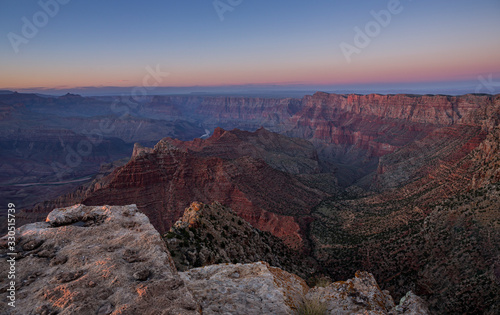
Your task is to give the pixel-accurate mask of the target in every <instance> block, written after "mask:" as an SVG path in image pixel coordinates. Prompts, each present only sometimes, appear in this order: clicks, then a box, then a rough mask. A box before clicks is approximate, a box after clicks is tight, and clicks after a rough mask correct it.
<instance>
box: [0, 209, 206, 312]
mask: <svg viewBox="0 0 500 315" xmlns="http://www.w3.org/2000/svg"><path fill="white" fill-rule="evenodd" d="M17 232H18V235H17V241H18V246H16V252H17V253H18V254H17V258H16V291H17V292H16V308H15V309H14V308H11V307H9V306H8V305H6V304H5V303H6V299H1V301H0V309H1V310H2V312H4V313H6V314H23V315H24V314H116V315H117V314H141V313H142V314H199V305H198V304H197V303H196V302H195V301H194V299H193V296H192V295H191V293H190V291H188V290H187V288H186V286H185V285H184V282H183V281H182V280H181V279H180V277H179V275H178V273H177V271H176V269H175V267H174V264H173V261H172V259H171V257H170V254H169V253H168V251H167V249H166V246H165V243H164V242H163V240H162V239H161V237H160V235H159V233H158V232H157V231H156V230H155V229H154V228H153V226H152V225H151V224H150V223H149V220H148V218H147V217H146V216H145V215H144V214H142V213H141V212H139V211H138V210H137V207H136V206H135V205H131V206H100V207H87V206H83V205H76V206H72V207H68V208H61V209H56V210H54V211H52V212H51V213H50V214H49V216H48V217H47V221H46V222H39V223H35V224H29V225H25V226H22V227H20V228H19V229H18V230H17ZM0 244H1V245H2V246H1V247H2V248H1V250H0V254H1V255H2V256H4V255H6V253H7V252H9V251H8V249H7V248H6V243H5V237H4V238H3V240H2V241H1V242H0ZM7 269H8V265H7V263H6V259H3V258H2V259H1V261H0V270H1V271H0V273H1V275H0V292H1V294H2V296H6V292H7V289H8V285H9V284H8V283H7V274H6V272H7Z"/></svg>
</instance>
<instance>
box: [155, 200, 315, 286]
mask: <svg viewBox="0 0 500 315" xmlns="http://www.w3.org/2000/svg"><path fill="white" fill-rule="evenodd" d="M163 238H164V239H165V241H166V243H167V246H168V249H169V251H170V254H171V256H172V259H173V260H174V262H175V266H176V267H177V270H179V271H186V270H188V269H191V268H193V267H201V266H207V265H212V264H219V263H251V262H255V261H265V262H267V263H269V264H270V265H271V266H273V267H278V268H280V269H283V270H285V271H288V272H290V273H293V274H296V275H299V276H301V277H302V278H304V279H309V278H310V277H312V276H313V275H315V274H316V273H318V272H319V269H320V268H319V266H318V265H317V263H316V262H315V260H314V259H313V258H312V257H307V256H306V255H304V254H303V253H299V252H298V251H294V250H291V249H290V248H288V247H287V246H286V245H285V244H284V243H283V241H282V240H281V239H279V238H277V237H276V236H274V235H272V234H271V233H269V232H262V231H260V230H258V229H256V228H254V227H253V226H252V225H250V224H249V223H248V222H246V221H245V220H244V219H242V218H241V217H239V216H238V215H237V214H236V213H234V212H233V211H232V210H231V209H229V208H227V207H224V206H222V205H221V204H220V203H217V202H216V203H213V204H211V205H205V204H201V203H198V202H194V203H192V204H191V205H190V207H189V208H187V209H186V210H185V211H184V214H183V216H182V218H181V219H180V220H179V221H177V222H176V223H175V224H174V225H173V226H172V227H171V228H170V231H169V232H168V233H165V234H164V235H163Z"/></svg>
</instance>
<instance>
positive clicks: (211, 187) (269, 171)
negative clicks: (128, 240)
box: [39, 129, 335, 248]
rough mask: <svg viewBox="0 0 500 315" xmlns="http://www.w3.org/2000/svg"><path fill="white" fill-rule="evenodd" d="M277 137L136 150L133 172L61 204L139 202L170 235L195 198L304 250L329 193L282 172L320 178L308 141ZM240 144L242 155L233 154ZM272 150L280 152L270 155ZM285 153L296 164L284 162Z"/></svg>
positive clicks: (116, 174) (227, 135)
mask: <svg viewBox="0 0 500 315" xmlns="http://www.w3.org/2000/svg"><path fill="white" fill-rule="evenodd" d="M270 134H272V133H270V132H268V131H265V130H259V131H258V132H256V133H254V134H252V133H248V132H240V131H238V130H235V131H231V132H228V131H224V130H222V129H219V131H218V132H217V133H215V134H214V135H212V137H211V138H209V139H207V140H201V139H198V140H195V141H192V142H189V143H187V144H184V143H183V142H180V141H174V140H172V139H170V138H167V139H164V140H162V141H160V142H159V143H158V144H157V145H156V146H155V147H154V149H145V148H141V147H140V146H136V147H135V150H134V152H135V154H134V156H133V157H132V159H131V160H130V161H129V162H128V163H127V164H126V165H125V166H123V167H120V168H117V169H116V170H115V171H113V172H112V173H111V174H110V175H108V176H106V177H104V178H102V179H100V180H98V181H95V182H94V183H92V185H90V186H88V187H85V188H83V189H81V190H80V191H78V192H76V193H74V194H71V195H68V196H66V197H62V198H60V200H59V201H56V202H57V203H58V204H57V205H58V206H66V205H69V204H72V203H83V204H86V205H99V204H112V205H126V204H131V203H134V204H137V206H138V208H139V209H140V210H141V211H143V212H144V213H145V214H146V215H147V216H148V217H149V219H150V220H151V222H152V224H153V225H154V226H155V227H156V228H157V229H158V230H159V231H160V232H161V233H165V232H167V231H168V230H169V229H170V227H171V226H172V224H173V223H175V222H176V221H177V220H178V219H179V218H180V217H181V216H182V214H183V213H184V210H185V208H187V207H188V206H189V204H190V203H191V201H192V200H198V201H200V202H203V203H212V202H214V201H219V202H220V203H221V204H223V205H225V206H228V207H230V208H231V209H232V210H233V211H235V212H236V213H237V214H238V215H239V216H240V217H242V218H243V219H245V220H246V221H248V222H249V223H251V224H252V225H253V226H255V227H256V228H258V229H260V230H262V231H268V232H270V233H272V234H273V235H275V236H277V237H280V238H282V239H283V240H284V241H285V242H286V243H287V244H288V245H289V246H292V247H295V248H301V247H303V245H304V244H305V243H304V241H305V238H304V233H305V230H306V229H307V225H308V224H309V222H310V218H309V217H308V213H309V212H310V210H311V209H312V208H313V207H314V205H316V204H318V202H319V201H321V200H322V199H323V198H325V197H326V196H328V194H327V193H325V192H324V191H322V190H320V189H316V188H311V187H308V186H307V185H306V184H304V183H303V182H302V179H299V178H298V177H296V176H294V174H290V173H286V172H283V171H282V170H278V169H276V168H283V169H290V171H293V170H299V171H300V170H308V171H310V172H312V173H314V172H315V171H317V168H318V167H319V166H318V162H317V159H315V158H316V156H315V155H314V152H315V151H314V148H312V146H311V145H310V144H309V143H307V142H306V141H304V140H295V139H289V138H286V137H284V136H281V135H274V134H273V135H272V136H271V135H270ZM260 139H263V140H260ZM273 139H274V141H273ZM266 141H267V142H266ZM205 142H207V143H208V144H206V145H205ZM231 144H232V146H231ZM273 144H275V145H274V146H273ZM235 146H236V148H242V150H232V149H231V148H235ZM266 147H267V148H270V147H273V148H274V149H275V150H276V151H275V152H272V151H271V152H268V153H266V154H267V155H264V153H265V152H266V151H265V148H266ZM302 147H305V150H304V152H302V151H301V148H302ZM243 149H246V150H243ZM297 152H298V153H297ZM261 154H263V158H264V159H269V160H270V161H275V167H276V168H273V167H271V166H270V165H269V164H268V163H266V162H265V160H263V159H262V158H260V157H261ZM280 154H281V155H282V156H283V160H284V161H288V162H289V163H285V164H283V165H282V164H279V159H278V157H279V156H280ZM252 155H255V157H253V156H252ZM269 163H272V162H269ZM311 175H314V174H311ZM333 185H335V182H333ZM49 205H50V203H49ZM49 208H50V207H49ZM39 210H40V211H43V209H39Z"/></svg>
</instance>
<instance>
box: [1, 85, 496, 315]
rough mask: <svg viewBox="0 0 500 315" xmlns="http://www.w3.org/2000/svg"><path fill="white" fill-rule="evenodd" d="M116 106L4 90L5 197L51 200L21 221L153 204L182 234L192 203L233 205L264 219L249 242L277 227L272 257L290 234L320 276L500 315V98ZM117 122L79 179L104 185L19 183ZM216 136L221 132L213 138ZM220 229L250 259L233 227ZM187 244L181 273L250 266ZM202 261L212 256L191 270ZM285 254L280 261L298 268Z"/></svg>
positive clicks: (167, 99) (448, 309)
mask: <svg viewBox="0 0 500 315" xmlns="http://www.w3.org/2000/svg"><path fill="white" fill-rule="evenodd" d="M113 100H114V99H113V98H107V97H99V98H84V97H79V96H76V95H66V96H63V97H59V98H52V97H41V96H37V95H27V94H15V95H14V94H7V95H0V104H1V106H0V109H1V117H2V122H5V123H3V124H2V139H0V140H1V141H2V148H4V147H5V148H6V149H8V150H6V151H2V152H5V153H4V157H5V159H3V160H2V166H1V168H2V169H3V170H5V171H6V172H4V173H3V174H4V177H2V178H1V180H2V182H1V183H0V184H2V191H3V192H2V196H1V197H2V200H5V201H7V198H12V197H11V196H13V195H15V194H18V195H19V196H21V197H19V200H23V201H24V200H25V198H24V197H22V196H26V191H27V189H28V188H29V189H31V190H32V191H38V194H37V193H36V192H35V193H34V194H32V195H31V197H30V198H31V199H29V200H27V202H25V204H24V205H23V206H22V208H25V209H24V211H22V212H21V213H19V220H20V222H26V223H27V222H33V221H36V220H40V219H42V220H43V219H44V218H45V216H46V215H47V214H48V213H50V211H52V210H53V209H54V208H57V207H63V206H70V205H73V204H76V203H83V204H85V205H87V206H91V205H94V206H100V205H105V204H107V205H120V206H125V205H128V204H137V207H138V208H139V210H140V211H142V212H143V213H145V214H146V215H147V216H148V218H149V220H150V221H151V223H152V224H153V226H154V227H155V228H156V229H157V230H158V231H160V233H162V234H164V235H169V234H168V233H174V232H175V226H174V224H176V222H177V221H178V220H179V219H180V218H182V217H183V215H185V212H184V209H185V208H188V207H189V206H190V205H191V203H192V202H194V201H198V202H202V203H205V204H212V203H213V202H219V203H220V207H227V208H230V209H232V211H234V214H231V213H232V212H228V211H225V210H224V211H223V210H220V211H219V212H222V213H225V214H224V215H223V217H225V218H229V219H228V220H229V221H230V218H234V219H235V221H236V222H237V220H236V217H235V216H238V217H239V218H241V219H242V220H243V222H248V223H249V224H250V226H251V227H250V226H249V227H247V228H248V229H247V230H245V231H247V232H246V234H245V235H250V234H252V233H254V232H251V229H252V228H253V229H258V230H259V231H263V232H264V233H269V235H268V236H266V237H263V238H261V239H260V240H259V241H256V242H258V244H261V245H259V246H261V247H262V248H265V246H264V245H262V244H263V243H271V244H274V245H275V247H276V248H283V247H282V245H278V243H279V241H278V240H280V241H282V242H283V244H285V245H283V246H288V247H290V250H294V251H298V252H300V255H305V256H308V257H310V259H312V261H311V264H312V265H314V266H317V270H315V271H313V272H312V273H315V272H316V273H323V274H325V275H327V276H328V277H330V278H332V279H335V280H347V279H349V278H350V277H352V275H353V274H355V273H356V271H357V270H367V271H369V272H370V273H372V274H373V276H374V277H375V278H376V279H377V280H378V281H379V284H380V286H381V288H382V289H387V290H389V291H390V293H391V294H392V295H393V296H394V297H395V298H397V299H399V298H402V297H404V296H405V295H406V293H407V292H408V291H413V292H415V293H416V294H417V295H419V296H421V297H422V298H424V300H426V301H427V303H429V306H430V311H431V312H433V313H477V312H479V313H485V314H495V313H498V305H500V301H499V300H498V296H500V294H499V293H500V289H499V288H500V277H499V275H500V273H499V269H498V268H499V266H498V264H497V263H496V261H498V260H499V259H500V249H499V246H498V244H500V225H499V219H500V214H499V213H498V209H499V208H500V207H499V205H498V200H500V197H499V195H498V191H499V188H498V185H499V184H498V183H499V182H500V95H486V94H469V95H462V96H446V95H408V94H406V95H378V94H371V95H355V94H350V95H338V94H328V93H323V92H318V93H315V94H314V95H309V96H305V97H303V98H302V99H296V98H248V97H223V96H220V97H216V96H193V95H188V96H152V97H147V98H145V99H143V100H142V101H141V102H136V103H133V104H134V106H132V105H130V102H131V100H128V101H127V100H123V99H120V100H119V101H118V102H117V103H116V104H118V105H119V106H121V108H124V107H126V108H127V112H126V113H125V111H124V110H122V111H120V112H118V113H117V112H115V111H113V108H116V107H117V106H116V104H115V106H114V107H113V106H112V101H113ZM118 114H120V115H118ZM39 116H40V117H45V118H44V119H41V120H39V122H37V123H34V121H35V118H34V117H39ZM109 126H114V128H113V129H112V130H113V131H112V132H109V133H107V134H106V135H103V137H102V139H101V137H99V140H101V142H99V144H97V143H96V144H95V145H93V150H92V154H89V155H88V156H82V157H81V158H82V162H81V163H80V164H79V165H78V166H75V167H70V168H69V171H70V172H69V173H67V175H66V177H63V179H68V178H69V179H71V178H85V177H86V176H93V178H92V179H91V180H90V181H88V182H85V183H84V184H83V185H80V186H79V187H77V188H75V187H76V186H77V185H78V184H75V183H72V184H71V185H61V186H64V187H58V188H57V189H52V190H51V189H47V187H45V188H43V190H42V189H38V188H36V187H33V186H30V187H28V188H27V187H19V188H12V184H14V183H16V184H23V183H30V182H34V181H36V180H37V179H45V180H46V181H49V180H54V179H56V178H57V175H56V174H55V173H54V172H53V170H51V168H50V167H48V166H47V163H48V162H47V161H52V160H56V161H59V163H60V164H64V163H66V162H67V161H65V160H64V159H65V155H67V154H68V152H67V146H66V144H68V143H69V144H70V147H71V146H73V147H74V148H76V147H77V146H78V144H79V143H80V142H81V141H82V140H85V139H84V137H85V134H84V133H82V132H81V130H82V128H85V130H99V128H100V127H109ZM56 127H57V128H56ZM235 128H237V129H235ZM101 129H102V128H101ZM104 129H106V130H108V129H111V128H104ZM205 129H208V130H209V131H210V133H211V135H210V137H208V138H207V139H199V138H197V137H201V136H202V135H203V134H205ZM79 130H80V131H79ZM23 134H25V135H33V136H34V137H35V138H34V139H35V140H36V136H37V135H39V136H40V139H38V140H36V141H35V140H34V141H29V139H30V136H26V137H25V138H22V135H23ZM95 134H97V133H94V135H95ZM44 135H46V136H44ZM48 135H52V136H48ZM16 137H17V138H16ZM23 139H25V140H23ZM94 140H95V139H94ZM23 141H24V142H23ZM87 141H90V140H88V139H87ZM135 142H140V143H141V144H139V143H135ZM44 143H45V144H44ZM134 143H135V144H134ZM63 144H64V145H63ZM40 146H41V147H40ZM37 153H39V154H37ZM61 156H62V157H61ZM58 158H59V160H57V159H58ZM120 158H122V159H123V160H122V161H121V162H115V163H112V162H113V161H114V160H118V159H120ZM22 159H24V160H22ZM19 161H22V162H19ZM16 163H22V165H23V167H24V168H20V167H18V166H16V165H19V164H16ZM103 163H107V164H103ZM38 165H39V166H38ZM101 165H107V166H102V167H101ZM99 169H100V171H99ZM4 187H9V188H8V190H7V189H4ZM23 193H24V195H23ZM35 203H37V204H36V205H34V204H35ZM221 209H222V208H221ZM212 215H213V216H215V214H212ZM208 216H209V215H208ZM220 220H224V219H222V218H221V219H220ZM203 222H204V224H205V225H209V223H208V222H206V221H203ZM227 226H228V229H230V228H235V229H236V228H237V224H235V225H233V224H230V223H228V224H227ZM172 229H174V230H172ZM187 229H188V230H187V233H188V234H189V228H187ZM176 233H177V234H176V235H177V237H180V236H179V235H183V234H182V233H181V232H179V231H177V232H176ZM200 233H204V234H203V235H207V233H208V232H206V231H205V232H200ZM209 233H210V234H211V235H212V236H214V235H215V234H217V235H218V240H219V241H220V242H219V243H221V242H224V243H227V244H226V245H225V246H227V247H228V249H229V248H230V249H232V250H233V251H237V248H238V247H237V246H236V244H235V245H232V244H229V243H230V241H231V239H230V238H222V231H220V230H218V232H216V230H210V232H209ZM225 233H227V232H225ZM242 233H243V232H242ZM184 234H185V233H184ZM170 236H172V235H171V234H170ZM184 236H185V235H184ZM171 239H176V237H172V238H171ZM177 239H178V240H179V241H176V242H180V243H182V244H185V245H187V247H186V248H184V249H182V248H178V247H176V249H174V251H175V252H176V254H177V255H178V256H177V258H179V259H180V258H181V257H184V258H182V260H179V261H177V264H178V267H181V265H182V266H184V267H183V268H188V269H189V268H193V267H195V266H194V263H196V262H197V261H198V262H197V263H196V265H198V264H202V265H203V264H211V263H213V262H215V261H216V260H217V259H225V260H227V259H229V260H232V259H240V260H241V261H242V262H250V261H249V260H248V259H249V258H247V257H244V255H241V254H234V255H233V256H228V255H227V254H226V255H224V254H221V253H219V252H218V251H213V252H207V249H205V250H203V251H202V249H201V248H200V249H197V248H196V246H195V242H194V235H193V236H190V237H188V238H182V239H181V238H177ZM167 242H168V239H167ZM189 246H195V248H194V249H193V250H189V251H187V249H188V248H189ZM204 246H205V248H209V245H207V244H205V245H204ZM188 252H189V253H192V252H194V253H198V254H195V256H196V255H198V256H199V255H200V254H199V253H201V252H203V253H204V254H203V255H205V258H206V259H205V260H203V259H200V260H197V259H194V260H193V261H191V262H190V260H189V259H187V257H189V255H188ZM280 252H281V253H282V255H283V258H275V259H274V261H273V260H272V259H268V260H269V263H272V264H279V266H280V267H283V268H285V269H287V268H288V270H289V271H291V272H298V271H297V270H298V269H299V268H297V266H290V265H289V264H288V266H289V267H286V266H287V264H285V263H284V262H286V261H287V260H286V257H287V255H289V254H286V251H285V250H280ZM216 253H217V254H216ZM280 255H281V254H280ZM254 256H259V257H266V255H265V252H259V253H255V255H254ZM207 257H208V258H207ZM210 257H211V258H210ZM177 258H176V259H177ZM176 259H174V260H176ZM185 266H188V267H185ZM302 269H303V268H302ZM190 270H192V269H190Z"/></svg>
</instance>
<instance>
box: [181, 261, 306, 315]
mask: <svg viewBox="0 0 500 315" xmlns="http://www.w3.org/2000/svg"><path fill="white" fill-rule="evenodd" d="M180 275H181V278H182V279H183V280H184V282H185V283H186V285H187V287H188V288H189V290H190V291H191V292H192V293H193V295H194V296H195V298H196V299H197V301H198V302H199V303H200V305H201V307H202V311H203V314H232V315H238V314H242V315H243V314H244V315H253V314H255V315H262V314H294V310H296V309H297V308H298V307H299V305H300V303H301V301H302V298H303V297H304V296H305V294H306V293H307V290H308V287H307V284H306V282H305V281H304V280H303V279H301V278H299V277H298V276H296V275H294V274H291V273H288V272H286V271H283V270H281V269H279V268H274V267H270V266H269V264H267V263H265V262H257V263H251V264H220V265H211V266H206V267H202V268H195V269H191V270H189V271H186V272H181V273H180Z"/></svg>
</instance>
